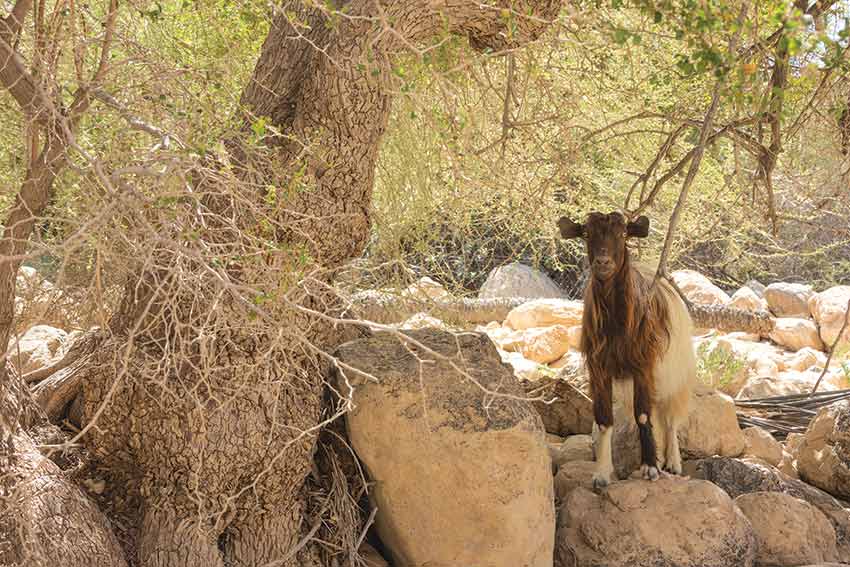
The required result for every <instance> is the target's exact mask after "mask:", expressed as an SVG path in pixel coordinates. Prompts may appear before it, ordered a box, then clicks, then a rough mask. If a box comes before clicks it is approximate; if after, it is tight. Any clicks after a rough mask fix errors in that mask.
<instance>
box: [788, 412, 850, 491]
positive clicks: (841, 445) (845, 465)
mask: <svg viewBox="0 0 850 567" xmlns="http://www.w3.org/2000/svg"><path fill="white" fill-rule="evenodd" d="M797 470H798V471H799V473H800V478H801V479H803V480H805V481H806V482H808V483H809V484H812V485H814V486H817V487H818V488H822V489H823V490H825V491H827V492H829V493H830V494H833V495H835V496H838V497H839V498H850V402H847V401H843V402H839V403H836V404H833V405H832V406H827V407H825V408H823V409H821V410H820V411H819V412H818V415H817V416H816V417H815V419H813V420H812V422H811V423H810V424H809V427H808V429H806V433H805V434H804V435H803V439H802V441H801V443H800V445H799V448H798V449H797Z"/></svg>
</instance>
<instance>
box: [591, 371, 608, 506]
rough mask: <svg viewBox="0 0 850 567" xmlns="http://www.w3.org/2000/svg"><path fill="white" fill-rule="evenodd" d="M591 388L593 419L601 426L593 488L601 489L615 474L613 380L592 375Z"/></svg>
mask: <svg viewBox="0 0 850 567" xmlns="http://www.w3.org/2000/svg"><path fill="white" fill-rule="evenodd" d="M590 390H591V394H592V396H593V419H594V421H596V426H597V427H598V428H599V440H598V444H597V446H596V472H594V473H593V488H594V490H599V489H601V488H604V487H605V486H607V485H608V484H609V483H610V482H611V477H612V475H613V474H614V459H613V456H612V454H611V436H612V435H613V434H614V401H613V385H612V381H611V379H610V378H609V377H599V376H595V377H594V376H592V377H591V380H590Z"/></svg>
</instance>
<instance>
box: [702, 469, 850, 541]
mask: <svg viewBox="0 0 850 567" xmlns="http://www.w3.org/2000/svg"><path fill="white" fill-rule="evenodd" d="M687 464H688V465H689V467H688V469H689V470H688V473H689V474H690V475H691V477H693V478H701V479H705V480H709V481H711V482H713V483H714V484H716V485H718V486H719V487H720V488H722V489H723V490H725V491H726V492H727V493H728V494H729V496H731V497H732V498H737V497H738V496H740V495H742V494H750V493H753V492H782V493H784V494H789V495H791V496H793V497H795V498H799V499H801V500H805V501H806V502H808V503H809V504H811V505H812V506H814V507H815V508H817V509H818V510H820V511H821V512H823V514H824V515H825V516H826V517H827V519H828V520H829V521H830V523H831V524H832V527H833V529H834V530H835V538H836V545H837V548H838V556H839V557H850V509H847V508H845V507H844V505H843V504H842V503H841V502H839V501H838V500H836V499H835V498H834V497H832V496H831V495H829V494H827V493H826V492H824V491H823V490H820V489H818V488H816V487H814V486H811V485H809V484H806V483H805V482H802V481H800V480H797V479H794V478H791V477H789V476H786V475H784V474H782V473H781V472H779V471H778V470H777V469H776V468H774V467H771V466H770V465H768V464H766V463H759V462H756V461H752V460H748V461H743V460H740V459H732V458H728V457H711V458H708V459H702V460H700V461H691V462H689V463H687Z"/></svg>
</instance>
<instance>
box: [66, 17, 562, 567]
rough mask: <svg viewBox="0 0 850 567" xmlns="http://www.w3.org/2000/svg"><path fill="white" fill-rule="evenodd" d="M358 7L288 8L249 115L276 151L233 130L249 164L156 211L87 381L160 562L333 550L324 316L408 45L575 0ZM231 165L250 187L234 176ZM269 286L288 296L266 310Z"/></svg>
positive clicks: (529, 31)
mask: <svg viewBox="0 0 850 567" xmlns="http://www.w3.org/2000/svg"><path fill="white" fill-rule="evenodd" d="M317 4H325V3H317ZM344 4H345V11H344V14H336V15H329V14H327V13H326V12H324V11H323V10H320V9H318V8H314V7H313V3H312V2H284V3H283V6H281V7H280V8H279V9H278V10H277V15H276V16H275V18H274V21H273V25H272V27H271V31H270V33H269V36H268V38H267V39H266V42H265V44H264V46H263V50H262V54H261V56H260V59H259V61H258V63H257V66H256V70H255V73H254V75H253V78H252V80H251V82H250V84H249V85H248V86H247V87H246V89H245V92H244V94H243V103H244V106H245V108H246V119H245V121H246V131H247V130H249V128H248V126H249V124H250V122H251V121H252V120H254V119H255V118H256V117H265V119H266V120H267V121H268V123H269V124H271V125H272V126H273V127H274V129H275V130H276V131H278V132H281V135H280V136H277V137H268V138H266V139H265V140H263V142H264V148H257V147H255V146H251V145H249V144H247V143H244V142H243V141H242V140H240V139H234V140H230V141H228V148H229V151H230V156H229V160H230V162H231V165H233V166H234V167H233V168H232V169H229V168H223V169H222V170H221V171H233V172H235V173H234V174H233V178H227V175H226V174H222V175H221V176H220V177H219V176H217V175H216V176H213V175H206V176H202V180H201V181H200V182H199V183H198V185H197V187H198V194H199V195H201V196H200V197H199V198H198V199H197V201H192V203H191V204H189V205H187V206H185V207H184V208H181V209H179V211H178V213H177V215H178V216H177V220H176V221H171V222H169V223H168V224H165V223H164V224H162V225H156V227H155V228H156V229H157V231H158V233H157V237H158V243H159V246H158V248H157V249H156V250H155V251H154V253H152V254H151V255H149V256H147V257H146V259H145V262H146V265H145V266H143V267H141V269H140V271H139V273H138V274H137V276H136V277H134V278H132V279H131V281H130V282H129V284H128V286H127V293H126V295H125V298H124V301H123V304H122V307H121V309H120V310H119V312H118V313H117V314H116V315H115V317H114V318H113V320H112V321H111V323H110V330H111V333H112V334H111V336H110V337H109V338H107V339H106V340H104V342H103V344H101V345H100V346H99V348H97V349H96V350H95V351H94V352H93V357H92V362H91V364H90V366H89V367H88V369H87V373H86V376H85V377H84V378H83V396H84V418H85V423H86V433H85V436H84V438H83V439H84V442H85V443H86V445H87V446H88V447H89V448H90V450H91V452H92V454H93V455H94V457H95V458H96V460H97V462H98V464H99V466H100V467H101V468H102V469H103V470H104V471H105V472H104V476H108V477H109V478H110V479H112V484H113V487H114V486H115V485H120V487H121V489H122V490H128V491H131V490H135V489H134V488H133V487H138V495H139V500H140V501H141V503H142V504H141V508H142V510H141V511H140V512H141V516H142V518H143V519H142V521H141V525H140V526H139V530H140V536H139V542H138V549H139V557H138V561H139V564H140V565H143V566H145V567H178V566H179V567H193V566H198V567H201V566H203V567H206V566H216V565H219V566H223V565H228V566H240V567H241V566H245V567H247V566H251V567H258V566H260V565H265V564H267V563H272V562H274V563H272V564H274V565H278V566H281V567H286V566H292V567H295V566H305V567H306V566H309V565H311V564H316V561H317V560H316V558H315V557H316V556H315V553H314V552H313V551H312V548H311V546H309V545H307V546H305V545H303V542H302V541H301V539H302V537H304V536H305V534H307V532H308V531H309V528H310V526H307V525H306V521H305V520H304V507H305V500H304V481H305V478H306V477H307V475H308V473H309V472H310V471H311V467H312V463H313V453H314V450H315V446H316V438H317V434H318V431H319V429H320V424H321V423H322V420H323V419H326V418H328V417H332V415H331V412H330V411H329V409H328V408H326V407H324V404H323V393H324V377H325V373H326V372H325V371H326V367H327V362H326V356H325V355H324V353H327V352H331V350H332V349H333V347H334V346H335V344H337V343H338V342H339V340H340V339H341V334H340V330H339V329H337V328H336V327H335V326H334V325H333V323H332V321H330V320H328V319H326V318H324V317H323V316H322V315H321V314H322V313H327V312H332V311H333V310H334V309H335V307H334V306H335V301H334V298H333V296H332V295H331V294H330V293H329V292H328V291H327V288H326V287H325V286H324V285H323V284H324V283H327V282H328V281H330V279H331V278H332V276H333V272H334V269H335V268H337V267H338V266H340V265H341V264H342V263H343V262H344V261H346V260H348V259H350V258H352V257H354V256H357V255H359V254H360V253H361V252H362V250H363V248H364V246H365V243H366V239H367V237H368V233H369V208H370V201H371V196H372V185H373V175H374V167H375V161H376V159H377V156H378V149H379V143H380V139H381V136H382V134H383V132H384V129H385V127H386V124H387V119H388V115H389V112H390V99H391V94H390V93H391V77H392V73H391V61H392V57H393V55H394V54H396V52H400V51H402V50H403V49H405V48H406V46H407V45H409V44H413V45H415V44H418V43H421V42H423V41H426V40H428V39H431V38H435V37H436V36H437V35H438V34H440V33H463V34H466V35H468V36H469V38H470V40H471V43H472V44H473V45H474V46H475V47H478V48H483V47H489V48H495V49H498V48H503V47H511V46H513V45H518V44H520V43H522V42H526V41H529V40H531V39H533V38H535V37H536V36H537V35H538V34H539V33H540V32H542V30H544V29H545V27H546V26H547V24H548V22H549V21H550V20H551V19H553V18H554V17H555V16H556V15H557V12H558V9H559V6H560V1H559V0H536V1H535V0H521V1H513V2H510V1H508V0H504V1H500V2H496V3H495V4H496V5H495V6H492V5H485V4H483V3H479V2H473V1H461V2H457V1H448V0H444V1H436V2H427V3H423V2H416V1H413V0H404V1H401V0H397V1H394V0H387V1H383V2H380V3H379V2H376V1H375V0H354V1H351V2H345V3H344ZM507 8H510V9H507ZM223 179H224V180H225V181H228V182H231V183H232V182H233V181H234V180H235V182H236V184H235V186H236V187H237V189H235V190H233V191H231V192H229V193H228V192H224V191H218V190H217V189H216V183H218V182H220V181H222V180H223ZM231 186H233V185H231ZM269 186H274V187H275V188H276V189H277V194H278V196H279V199H278V200H277V201H275V202H274V203H269V202H268V201H267V199H266V197H267V195H266V188H267V187H269ZM260 217H264V218H271V219H272V220H273V221H274V225H273V232H274V237H273V238H274V240H275V241H276V242H277V244H278V245H279V246H278V252H277V253H275V254H274V255H272V258H271V260H269V261H268V262H266V261H258V260H255V259H252V258H245V257H243V254H242V253H243V252H244V251H245V250H248V249H250V247H251V244H250V243H249V242H248V240H249V239H250V238H253V236H252V235H253V234H254V233H255V232H256V228H257V224H258V219H259V218H260ZM187 229H191V230H192V231H193V232H194V233H199V234H201V237H200V239H201V241H202V243H201V245H198V244H197V243H195V241H192V242H193V243H192V244H191V246H194V247H195V248H192V249H193V250H210V249H214V250H224V252H222V254H223V255H225V256H226V257H228V258H230V260H232V261H228V262H225V265H224V266H223V267H221V268H220V269H219V268H217V267H214V266H213V261H212V259H211V258H209V257H207V258H198V257H197V256H195V255H192V254H189V253H187V252H185V250H186V249H187V248H186V246H190V245H189V244H185V237H184V236H183V235H184V234H185V233H186V232H187ZM163 242H164V243H163ZM305 257H306V258H309V262H304V263H302V265H301V266H298V265H297V263H296V262H297V259H298V258H305ZM151 262H153V263H154V264H153V265H154V266H155V267H151V265H152V264H151ZM308 268H309V269H310V270H312V271H311V277H310V278H308V279H309V280H310V281H309V282H308V283H306V284H305V283H304V280H305V278H304V277H301V272H304V271H306V270H307V269H308ZM299 270H301V272H299ZM246 290H248V291H246ZM261 294H265V295H262V297H263V298H269V297H270V298H271V299H270V300H269V301H265V302H263V303H262V309H259V308H257V305H258V303H257V302H254V301H253V300H254V299H258V298H260V297H261ZM127 501H128V502H134V501H136V499H135V498H128V499H127ZM126 512H127V517H132V515H133V510H126ZM296 551H297V552H296ZM345 551H346V552H348V551H349V550H345Z"/></svg>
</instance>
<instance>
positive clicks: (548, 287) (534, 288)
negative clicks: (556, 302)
mask: <svg viewBox="0 0 850 567" xmlns="http://www.w3.org/2000/svg"><path fill="white" fill-rule="evenodd" d="M478 297H482V298H494V297H528V298H553V299H565V298H566V297H567V295H566V293H564V291H563V290H562V289H561V288H560V287H558V284H556V283H555V282H553V281H552V279H551V278H550V277H549V276H547V275H546V274H544V273H543V272H541V271H539V270H535V269H534V268H532V267H529V266H526V265H525V264H520V263H519V262H514V263H512V264H505V265H504V266H499V267H498V268H494V269H493V270H492V271H491V272H490V275H488V276H487V280H486V281H485V282H484V284H483V285H482V286H481V289H480V290H478Z"/></svg>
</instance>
